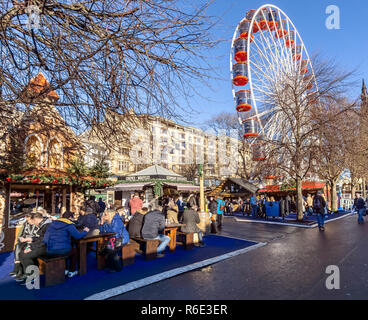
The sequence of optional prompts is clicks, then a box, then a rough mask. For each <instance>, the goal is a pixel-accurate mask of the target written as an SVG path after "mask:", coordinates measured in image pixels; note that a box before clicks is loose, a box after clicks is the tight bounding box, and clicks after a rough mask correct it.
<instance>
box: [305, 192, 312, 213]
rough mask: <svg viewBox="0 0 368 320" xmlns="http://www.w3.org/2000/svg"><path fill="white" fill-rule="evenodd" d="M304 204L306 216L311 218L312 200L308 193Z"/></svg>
mask: <svg viewBox="0 0 368 320" xmlns="http://www.w3.org/2000/svg"><path fill="white" fill-rule="evenodd" d="M306 203H307V206H306V210H307V215H308V216H311V215H312V214H313V198H312V196H311V195H310V193H308V196H307V200H306Z"/></svg>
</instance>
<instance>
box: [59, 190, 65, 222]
mask: <svg viewBox="0 0 368 320" xmlns="http://www.w3.org/2000/svg"><path fill="white" fill-rule="evenodd" d="M60 211H61V212H60V214H61V215H62V214H64V212H65V211H66V187H65V188H63V205H62V207H61V210H60Z"/></svg>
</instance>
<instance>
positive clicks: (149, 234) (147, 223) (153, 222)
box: [142, 206, 170, 258]
mask: <svg viewBox="0 0 368 320" xmlns="http://www.w3.org/2000/svg"><path fill="white" fill-rule="evenodd" d="M164 229H165V216H164V214H163V213H162V207H161V206H158V207H157V210H155V211H150V212H148V213H147V214H146V216H145V217H144V223H143V227H142V238H143V239H145V240H160V242H161V243H160V245H159V246H158V248H157V257H158V258H162V257H164V256H165V254H164V250H165V248H166V246H167V245H168V244H169V242H170V237H169V236H166V235H164V234H162V233H163V231H164Z"/></svg>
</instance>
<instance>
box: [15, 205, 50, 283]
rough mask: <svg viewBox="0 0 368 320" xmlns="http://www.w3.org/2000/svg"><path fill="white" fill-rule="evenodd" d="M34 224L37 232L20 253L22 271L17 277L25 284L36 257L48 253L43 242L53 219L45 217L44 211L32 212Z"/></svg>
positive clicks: (17, 279) (16, 278) (18, 280)
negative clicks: (28, 268) (28, 270)
mask: <svg viewBox="0 0 368 320" xmlns="http://www.w3.org/2000/svg"><path fill="white" fill-rule="evenodd" d="M32 224H34V225H35V226H36V228H37V230H36V231H35V233H34V234H33V236H32V238H31V239H29V240H31V241H27V242H29V243H28V244H27V245H26V246H25V247H24V249H23V248H22V250H21V251H20V253H19V261H20V263H21V264H22V270H23V272H22V273H18V275H17V276H16V277H15V280H16V281H17V282H21V283H23V284H25V282H26V279H27V275H26V273H27V267H29V266H32V265H35V261H34V260H35V259H36V258H38V257H41V256H43V255H45V253H46V246H45V244H44V243H43V239H44V235H45V233H46V230H48V227H49V226H50V224H51V219H49V218H45V217H44V216H43V215H42V213H40V212H35V213H32Z"/></svg>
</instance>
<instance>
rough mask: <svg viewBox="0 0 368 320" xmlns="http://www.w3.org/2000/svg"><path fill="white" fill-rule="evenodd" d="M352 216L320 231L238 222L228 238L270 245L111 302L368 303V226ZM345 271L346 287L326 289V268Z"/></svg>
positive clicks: (228, 225)
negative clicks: (321, 301) (332, 267)
mask: <svg viewBox="0 0 368 320" xmlns="http://www.w3.org/2000/svg"><path fill="white" fill-rule="evenodd" d="M356 220H357V217H356V216H352V217H347V218H345V219H341V220H338V221H335V222H332V223H329V224H327V225H326V231H325V232H324V233H321V232H319V230H318V229H302V228H294V227H285V226H276V225H262V224H253V223H244V222H236V221H235V220H234V219H233V218H231V217H227V218H226V220H225V224H224V230H223V231H222V234H223V235H226V236H234V237H237V238H242V239H247V240H255V241H262V242H267V245H266V246H265V247H262V248H259V249H257V250H253V251H250V252H248V253H245V254H242V255H239V256H236V257H234V258H231V259H228V260H225V261H222V262H219V263H217V264H214V265H212V266H210V267H207V268H203V269H200V270H196V271H192V272H189V273H185V274H182V275H179V276H176V277H174V278H171V279H167V280H164V281H161V282H158V283H156V284H152V285H150V286H147V287H143V288H140V289H137V290H135V291H132V292H128V293H126V294H123V295H120V296H116V297H114V298H112V299H134V300H152V299H154V300H156V299H157V300H161V299H162V300H176V299H183V300H201V299H214V300H216V299H221V300H238V299H239V300H246V299H257V300H258V299H283V300H284V299H368V223H366V224H365V225H358V224H357V221H356ZM329 265H337V266H338V267H339V268H340V275H341V289H340V290H333V291H331V290H327V289H326V286H325V282H326V279H327V277H328V275H327V274H326V268H327V266H329Z"/></svg>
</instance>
